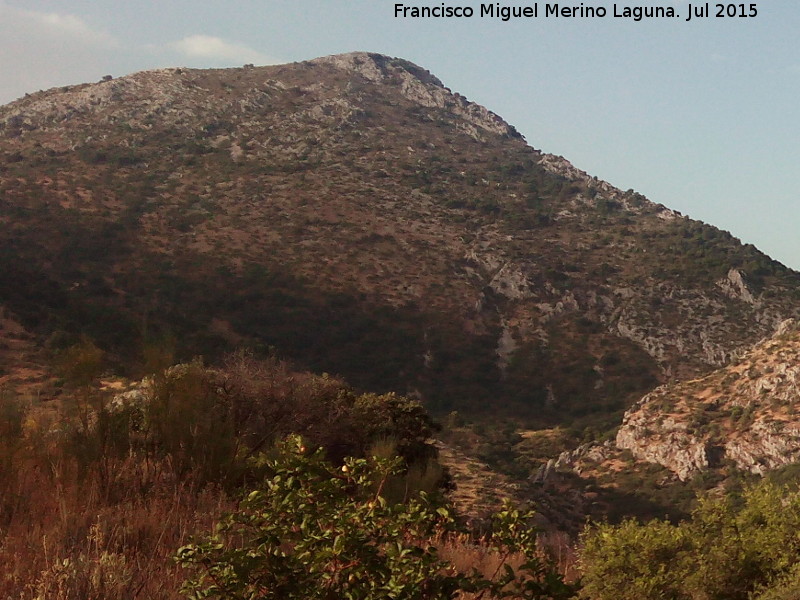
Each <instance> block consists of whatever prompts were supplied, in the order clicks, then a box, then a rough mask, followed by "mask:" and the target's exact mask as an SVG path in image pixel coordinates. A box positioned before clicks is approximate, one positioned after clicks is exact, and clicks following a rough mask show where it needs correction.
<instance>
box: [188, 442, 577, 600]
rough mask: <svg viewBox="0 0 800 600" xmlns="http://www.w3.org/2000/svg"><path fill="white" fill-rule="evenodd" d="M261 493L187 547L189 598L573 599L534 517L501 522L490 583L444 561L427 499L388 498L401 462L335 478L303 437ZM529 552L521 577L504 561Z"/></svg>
mask: <svg viewBox="0 0 800 600" xmlns="http://www.w3.org/2000/svg"><path fill="white" fill-rule="evenodd" d="M260 462H261V466H262V467H263V468H265V469H266V470H267V472H268V477H267V478H266V480H265V482H264V485H263V486H262V487H260V488H258V489H256V490H255V491H252V492H250V493H249V494H248V495H247V496H246V498H245V499H244V500H243V501H242V502H241V504H240V506H239V509H238V510H237V511H235V512H233V513H231V514H229V515H228V516H227V517H226V518H225V519H223V521H222V522H221V523H220V524H219V525H218V527H217V531H216V533H215V534H214V535H213V536H211V537H209V538H207V539H205V540H203V541H200V542H198V543H195V544H191V545H188V546H184V547H182V548H181V549H180V550H179V551H178V553H177V557H176V559H177V561H178V562H179V563H180V564H181V565H183V566H185V567H188V568H189V569H191V571H192V573H193V574H192V576H191V577H190V578H189V579H188V580H187V581H186V583H185V585H184V587H183V591H184V593H185V594H186V596H187V597H189V598H194V599H200V598H222V599H232V600H233V599H237V600H239V599H242V600H243V599H248V600H255V599H259V600H269V599H275V600H278V599H280V600H292V599H295V598H297V599H301V598H302V599H303V600H307V599H330V600H334V599H337V600H338V599H359V600H378V599H380V600H385V599H387V598H393V599H397V600H404V599H408V600H411V599H419V600H422V599H426V600H437V599H451V598H455V597H456V596H457V594H458V593H459V592H461V591H469V592H473V593H475V594H477V595H476V596H475V597H476V598H482V597H485V595H486V594H491V595H492V596H493V597H497V598H502V597H511V596H512V595H513V596H514V597H517V598H529V599H536V598H542V599H543V598H569V597H571V596H572V592H573V590H572V589H571V588H570V587H569V586H567V585H566V584H564V582H563V580H562V579H561V577H560V576H559V575H558V574H557V573H556V571H555V569H554V568H552V566H551V565H550V564H549V563H547V562H545V561H543V560H542V559H541V558H540V554H539V553H538V552H537V550H536V531H535V530H534V529H531V528H530V527H528V526H527V524H526V520H527V519H528V518H530V516H531V515H529V514H526V513H520V512H519V511H516V510H512V509H508V510H506V511H504V512H502V513H498V515H497V516H496V519H495V524H494V533H493V535H492V537H491V539H490V540H489V542H488V545H489V546H490V547H492V548H493V549H494V550H496V551H497V552H499V555H500V556H501V557H503V560H502V573H501V568H500V567H498V570H497V573H496V576H495V577H494V578H485V577H484V576H482V575H479V574H477V573H476V572H473V573H470V574H466V573H461V572H459V571H457V570H456V569H455V568H454V567H453V565H451V564H448V563H446V562H445V561H443V560H442V559H441V558H440V557H439V555H438V552H437V549H436V547H435V546H434V544H433V540H435V539H443V538H444V537H445V536H447V535H448V534H449V533H452V532H453V531H454V530H455V522H454V520H453V518H452V516H451V514H450V511H449V510H448V509H447V508H446V507H444V506H441V505H440V506H437V505H436V504H435V503H432V502H430V501H429V500H428V499H427V497H426V496H425V495H424V494H423V495H422V496H421V497H420V498H419V499H417V500H412V501H410V502H409V503H407V504H393V503H390V502H388V501H387V500H386V499H385V498H384V496H383V494H382V491H383V486H384V485H385V483H386V481H387V480H388V479H389V477H390V476H391V475H392V474H395V473H397V472H398V469H399V468H400V465H401V462H400V460H399V459H395V460H391V459H354V458H348V459H346V460H345V462H344V465H343V466H341V467H335V466H333V465H332V464H330V463H328V462H326V461H325V460H324V458H323V454H322V451H321V450H318V451H316V452H309V451H308V450H307V449H306V448H305V446H304V442H303V441H302V439H301V438H300V437H297V436H293V437H290V438H288V439H287V441H286V442H285V443H283V444H282V446H281V447H280V448H279V452H278V453H277V456H276V457H275V458H272V459H261V460H260ZM515 552H522V553H523V554H524V555H525V561H524V562H523V564H522V565H521V566H520V567H519V568H517V569H516V570H515V569H514V568H512V567H511V566H510V565H508V564H507V561H506V560H505V559H506V558H507V557H509V556H510V555H511V554H512V553H515Z"/></svg>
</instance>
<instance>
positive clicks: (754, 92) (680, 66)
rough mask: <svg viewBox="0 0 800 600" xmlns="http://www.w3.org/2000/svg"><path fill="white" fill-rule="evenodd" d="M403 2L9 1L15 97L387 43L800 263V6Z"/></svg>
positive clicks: (533, 134) (491, 103)
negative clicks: (448, 12)
mask: <svg viewBox="0 0 800 600" xmlns="http://www.w3.org/2000/svg"><path fill="white" fill-rule="evenodd" d="M394 4H395V3H394V2H390V1H384V0H258V1H256V0H227V1H226V2H222V1H220V0H191V1H189V0H177V1H171V2H163V1H158V2H157V1H155V0H127V1H125V2H122V1H117V0H114V1H110V0H109V1H105V2H104V1H99V0H92V1H88V0H70V1H58V0H50V1H47V0H25V1H22V0H0V102H8V101H11V100H13V99H14V98H17V97H19V96H21V95H22V94H23V93H24V92H26V91H35V90H38V89H44V88H49V87H53V86H56V85H65V84H68V83H79V82H83V81H95V80H98V79H100V77H102V76H103V75H106V74H111V75H114V76H119V75H125V74H127V73H130V72H133V71H138V70H142V69H148V68H154V67H162V66H192V67H206V66H236V65H241V64H243V63H250V62H252V63H256V64H268V63H281V62H291V61H298V60H305V59H309V58H314V57H316V56H322V55H326V54H335V53H339V52H348V51H352V50H368V51H374V52H381V53H384V54H389V55H392V56H400V57H403V58H406V59H409V60H411V61H413V62H415V63H417V64H419V65H421V66H424V67H425V68H427V69H429V70H430V71H432V72H433V73H434V74H435V75H437V76H438V77H439V78H440V79H441V80H442V81H443V82H444V83H445V85H447V86H449V87H450V88H452V89H453V90H454V91H458V92H460V93H462V94H463V95H465V96H466V97H468V98H469V99H470V100H473V101H476V102H479V103H481V104H483V105H485V106H487V107H488V108H490V109H491V110H493V111H495V112H497V113H498V114H500V115H501V116H503V117H504V118H505V119H506V120H507V121H509V122H510V123H511V124H513V125H514V126H516V127H517V129H518V130H519V131H520V132H521V133H522V134H524V135H525V137H526V138H527V140H528V142H529V143H530V144H531V145H533V146H534V147H536V148H540V149H542V150H544V151H546V152H552V153H555V154H561V155H563V156H565V157H566V158H568V159H569V160H570V161H572V162H573V163H574V164H575V165H576V166H578V167H579V168H582V169H584V170H585V171H588V172H589V173H590V174H592V175H596V176H598V177H600V178H602V179H605V180H607V181H610V182H611V183H612V184H614V185H616V186H618V187H620V188H622V189H628V188H633V189H635V190H637V191H639V192H641V193H643V194H644V195H646V196H647V197H649V198H650V199H651V200H653V201H655V202H661V203H663V204H665V205H667V206H669V207H671V208H674V209H677V210H680V211H682V212H684V213H686V214H688V215H690V216H692V217H694V218H698V219H702V220H703V221H706V222H708V223H711V224H713V225H716V226H718V227H720V228H722V229H727V230H729V231H731V232H732V233H733V234H734V235H736V236H737V237H739V238H741V239H742V240H743V241H745V242H750V243H754V244H755V245H756V246H758V247H759V248H761V249H762V250H764V251H765V252H767V253H768V254H770V255H771V256H773V257H774V258H776V259H778V260H780V261H781V262H783V263H785V264H787V265H789V266H792V267H794V268H797V269H800V235H798V233H797V232H798V230H800V210H798V201H797V200H798V195H799V194H800V165H798V160H800V115H798V106H800V101H799V100H800V36H798V31H800V3H798V2H796V1H794V0H792V1H789V0H769V1H768V2H766V1H762V2H757V3H755V7H756V8H757V11H758V16H757V17H755V18H715V17H714V16H713V13H714V12H715V10H714V6H715V4H714V3H711V4H710V7H711V13H712V15H711V17H709V18H707V19H698V18H694V19H692V21H691V22H686V21H685V20H684V19H685V18H686V16H688V3H687V2H685V1H678V0H675V1H671V0H655V1H654V2H652V3H651V4H649V5H648V6H662V7H673V8H674V9H675V10H676V11H677V12H678V13H679V14H680V17H679V18H675V19H650V20H646V19H645V20H642V21H639V22H635V21H633V20H631V19H624V18H614V17H613V16H612V13H613V3H609V2H596V3H592V2H584V5H586V6H603V7H606V8H607V9H608V16H607V17H605V18H572V19H565V18H561V17H559V18H552V17H551V18H547V19H545V18H542V17H541V15H540V18H539V19H526V20H516V21H510V22H502V21H501V20H499V19H488V18H483V19H481V18H479V17H478V16H477V15H476V16H475V17H473V18H472V19H400V18H395V17H394ZM533 4H535V2H527V4H523V5H530V6H532V5H533ZM538 4H539V9H540V13H541V12H543V9H544V5H545V4H546V3H545V2H539V3H538ZM551 4H552V3H551ZM572 4H573V5H578V4H580V2H574V3H572ZM408 5H409V6H411V5H413V4H412V3H408ZM416 5H417V6H428V7H430V6H441V5H442V2H441V0H439V1H434V2H422V1H420V2H417V4H416ZM445 5H447V6H455V5H463V6H472V7H477V6H479V3H477V2H471V1H468V0H463V1H461V2H458V1H453V0H447V1H446V2H445ZM519 5H520V4H516V6H519ZM625 5H626V4H625V3H619V4H618V6H619V7H620V10H621V7H623V6H625ZM631 5H633V4H631ZM562 6H565V5H564V4H562ZM692 6H693V7H695V8H696V7H697V6H705V3H699V4H698V3H692ZM745 6H747V7H748V8H749V6H750V3H746V5H745Z"/></svg>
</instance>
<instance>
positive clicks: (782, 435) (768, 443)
mask: <svg viewBox="0 0 800 600" xmlns="http://www.w3.org/2000/svg"><path fill="white" fill-rule="evenodd" d="M798 365H800V327H798V324H797V323H796V322H795V321H787V322H785V323H783V324H782V325H781V327H780V328H779V329H778V331H777V332H776V334H775V335H774V336H772V337H771V338H769V339H767V340H764V341H763V342H762V343H760V344H758V345H756V346H755V347H754V348H753V349H752V350H751V351H749V352H748V353H747V354H745V355H744V356H743V357H741V358H740V359H739V360H737V361H734V362H733V363H731V364H730V365H728V366H727V367H725V368H723V369H719V370H717V371H714V372H712V373H710V374H708V375H706V376H704V377H701V378H699V379H693V380H691V381H686V382H681V383H676V384H672V385H667V386H663V387H660V388H658V389H656V390H654V391H653V392H651V393H650V394H648V395H646V396H645V397H644V398H642V400H641V401H640V402H638V403H637V404H636V405H635V406H634V407H632V408H631V410H629V411H628V412H627V413H626V414H625V419H624V420H623V423H622V427H621V428H620V430H619V432H618V434H617V439H616V445H617V446H618V447H619V448H623V449H628V450H630V451H631V452H632V453H633V455H634V456H636V457H637V458H639V459H642V460H647V461H649V462H655V463H659V464H662V465H663V466H665V467H667V468H668V469H670V470H671V471H673V472H675V473H676V474H677V475H678V477H680V479H688V478H689V477H691V476H693V475H695V474H697V473H698V472H701V471H705V470H708V469H718V468H721V467H723V466H732V467H735V468H738V469H741V470H744V471H748V472H751V473H755V474H758V475H763V474H765V473H766V472H767V471H769V470H773V469H776V468H778V467H782V466H785V465H788V464H791V463H795V462H797V461H798V459H799V458H800V419H798V416H797V407H796V403H797V398H798V396H799V395H800V394H799V393H798V392H800V390H798V375H800V367H798Z"/></svg>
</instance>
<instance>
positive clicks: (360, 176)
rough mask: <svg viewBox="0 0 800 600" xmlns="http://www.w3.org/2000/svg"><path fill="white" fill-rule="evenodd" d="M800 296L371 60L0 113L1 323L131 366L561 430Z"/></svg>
mask: <svg viewBox="0 0 800 600" xmlns="http://www.w3.org/2000/svg"><path fill="white" fill-rule="evenodd" d="M799 293H800V278H799V277H798V274H797V273H795V272H793V271H791V270H789V269H787V268H785V267H784V266H782V265H781V264H779V263H777V262H775V261H773V260H771V259H769V258H768V257H767V256H765V255H763V254H762V253H760V252H759V251H757V250H756V249H755V248H754V247H752V246H750V245H742V244H741V243H740V242H739V241H738V240H736V239H735V238H733V237H732V236H731V235H730V234H728V233H727V232H723V231H720V230H718V229H716V228H714V227H711V226H708V225H705V224H703V223H700V222H697V221H693V220H691V219H689V218H686V217H684V216H682V215H680V214H678V213H676V212H674V211H672V210H669V209H668V208H666V207H664V206H661V205H656V204H653V203H652V202H650V201H648V200H647V199H646V198H645V197H644V196H642V195H640V194H638V193H636V192H634V191H632V190H628V191H626V192H624V191H621V190H619V189H616V188H614V187H613V186H611V185H610V184H608V183H606V182H604V181H601V180H599V179H597V178H595V177H591V176H589V175H587V174H586V173H584V172H582V171H580V170H579V169H577V168H575V167H574V166H572V165H571V164H570V163H569V162H568V161H566V160H565V159H563V158H561V157H556V156H552V155H548V154H545V153H542V152H540V151H538V150H536V149H534V148H532V147H531V146H529V145H528V144H527V143H526V142H525V140H524V139H523V138H522V136H520V135H519V133H518V132H517V131H516V130H515V129H514V128H513V127H512V126H510V125H509V124H507V123H506V122H505V121H504V120H503V119H502V118H501V117H499V116H497V115H496V114H494V113H492V112H491V111H489V110H487V109H485V108H483V107H481V106H479V105H477V104H474V103H471V102H469V101H468V100H467V99H466V98H464V97H463V96H461V95H459V94H457V93H453V92H451V91H450V90H449V89H447V88H446V87H444V85H443V84H442V83H441V82H440V81H439V80H438V79H437V78H436V77H435V76H433V75H431V74H430V73H429V72H428V71H426V70H425V69H423V68H421V67H418V66H416V65H414V64H412V63H410V62H408V61H405V60H402V59H397V58H390V57H387V56H383V55H379V54H371V53H351V54H344V55H338V56H330V57H324V58H319V59H316V60H312V61H308V62H302V63H295V64H289V65H281V66H269V67H257V68H256V67H252V66H245V67H243V68H236V69H221V70H220V69H217V70H194V69H183V68H174V69H161V70H156V71H147V72H142V73H136V74H133V75H129V76H126V77H122V78H119V79H111V80H104V81H101V82H98V83H93V84H82V85H76V86H68V87H64V88H58V89H52V90H48V91H45V92H38V93H35V94H31V95H28V96H26V97H25V98H22V99H20V100H18V101H16V102H13V103H11V104H8V105H6V106H4V107H2V108H0V304H2V306H3V307H4V308H5V310H7V311H8V312H9V314H12V315H14V318H15V319H17V320H18V321H19V322H20V323H22V324H23V325H24V326H25V328H27V330H28V331H30V332H32V334H33V335H35V336H37V337H38V339H39V340H41V341H43V342H44V341H47V342H48V344H49V345H50V346H58V345H59V344H63V343H66V341H68V340H74V339H76V337H77V336H79V335H82V334H83V335H88V336H90V337H91V338H93V339H95V340H96V342H97V343H98V344H100V345H102V346H103V347H105V348H106V349H107V350H109V351H111V352H112V353H113V354H115V355H116V356H117V357H118V358H120V360H121V363H122V362H124V360H123V359H126V357H129V355H130V354H131V353H132V352H133V349H135V348H137V347H139V346H141V345H142V344H143V343H146V342H148V341H152V340H155V339H163V338H165V337H171V338H173V339H175V340H176V343H177V345H178V348H179V351H180V352H182V353H184V354H187V355H189V354H196V353H203V354H205V355H209V356H213V355H215V354H216V353H219V352H222V351H224V350H226V349H229V348H232V347H234V346H250V347H254V348H256V349H261V350H265V351H266V350H267V349H268V348H274V349H275V350H276V351H277V352H278V353H279V354H281V355H284V356H288V357H290V358H292V359H294V360H296V361H298V362H299V363H301V364H302V365H304V366H306V367H309V368H312V369H315V370H318V371H329V372H335V373H338V374H342V375H344V376H346V377H347V378H348V379H349V380H350V381H352V382H353V383H354V384H356V385H359V386H361V387H364V388H368V389H379V390H387V389H396V390H398V391H401V392H404V393H411V394H418V395H419V396H421V397H423V398H425V399H426V401H427V402H428V403H429V406H431V407H432V408H434V409H438V410H452V409H459V410H470V409H472V410H487V409H488V410H491V411H497V410H506V411H509V413H512V412H513V414H515V415H517V416H519V415H528V416H530V417H531V418H533V419H536V420H550V421H555V422H559V421H565V420H570V419H573V418H577V417H580V416H583V415H590V414H594V413H601V414H605V413H607V412H609V411H619V410H620V409H622V408H624V407H626V406H628V405H629V404H630V403H631V402H632V401H633V400H635V399H636V398H638V397H640V396H641V395H642V394H644V393H645V392H647V391H649V390H650V389H652V388H653V387H654V386H655V385H656V384H657V383H659V382H662V381H664V380H667V379H669V378H674V377H683V376H694V375H698V374H700V373H703V372H705V371H707V370H709V369H710V368H712V367H717V366H721V365H723V364H724V363H725V362H727V361H728V360H729V359H730V358H731V357H733V356H736V355H737V354H738V353H740V352H741V351H742V349H743V348H747V347H749V346H750V345H752V344H753V343H754V342H755V341H757V340H758V339H761V338H762V337H764V336H766V335H769V334H770V333H772V331H773V330H774V329H775V328H776V327H777V325H778V324H779V323H780V322H781V321H782V320H784V319H785V318H788V317H792V316H797V312H798V311H797V308H796V306H797V304H796V300H797V298H798V294H799Z"/></svg>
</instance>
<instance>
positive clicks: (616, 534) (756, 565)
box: [581, 482, 800, 600]
mask: <svg viewBox="0 0 800 600" xmlns="http://www.w3.org/2000/svg"><path fill="white" fill-rule="evenodd" d="M798 531H800V492H797V491H793V492H792V491H790V490H789V489H788V488H785V487H779V486H776V485H774V484H771V483H769V482H762V483H760V484H758V485H756V486H753V487H751V488H748V489H746V490H745V491H744V493H743V494H742V496H741V497H735V496H727V497H723V498H714V497H710V496H709V497H706V498H705V499H703V500H701V501H700V502H699V505H698V507H697V509H696V510H695V511H694V512H693V514H692V518H691V519H690V520H688V521H684V522H681V523H680V524H678V525H671V524H669V523H665V522H661V521H652V522H650V523H648V524H646V525H640V524H638V523H636V522H634V521H626V522H624V523H622V524H621V525H618V526H611V525H607V524H604V525H599V526H597V527H595V528H593V529H591V530H588V531H587V532H586V533H585V534H584V539H583V542H584V549H583V552H582V556H581V568H582V571H583V574H584V579H583V583H584V588H583V592H582V593H583V594H584V596H583V597H585V598H591V599H593V600H628V599H630V600H634V599H636V600H638V599H641V598H669V599H674V600H684V599H686V600H740V599H741V600H746V599H747V598H750V597H751V594H752V593H753V592H754V591H755V590H761V591H762V592H764V593H765V594H766V591H768V590H769V589H770V587H769V586H770V585H772V582H773V581H776V579H779V578H784V579H781V580H780V582H781V583H780V585H781V586H783V587H784V588H785V589H790V587H791V586H795V585H796V582H795V580H796V577H795V579H794V580H792V579H791V578H790V579H789V580H786V579H785V578H786V577H789V576H790V575H791V574H790V570H791V569H792V567H793V566H794V565H795V564H797V562H798V561H800V536H798V534H797V532H798ZM764 597H765V598H767V597H773V596H767V595H765V596H764ZM774 597H775V598H778V597H783V596H774Z"/></svg>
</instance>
